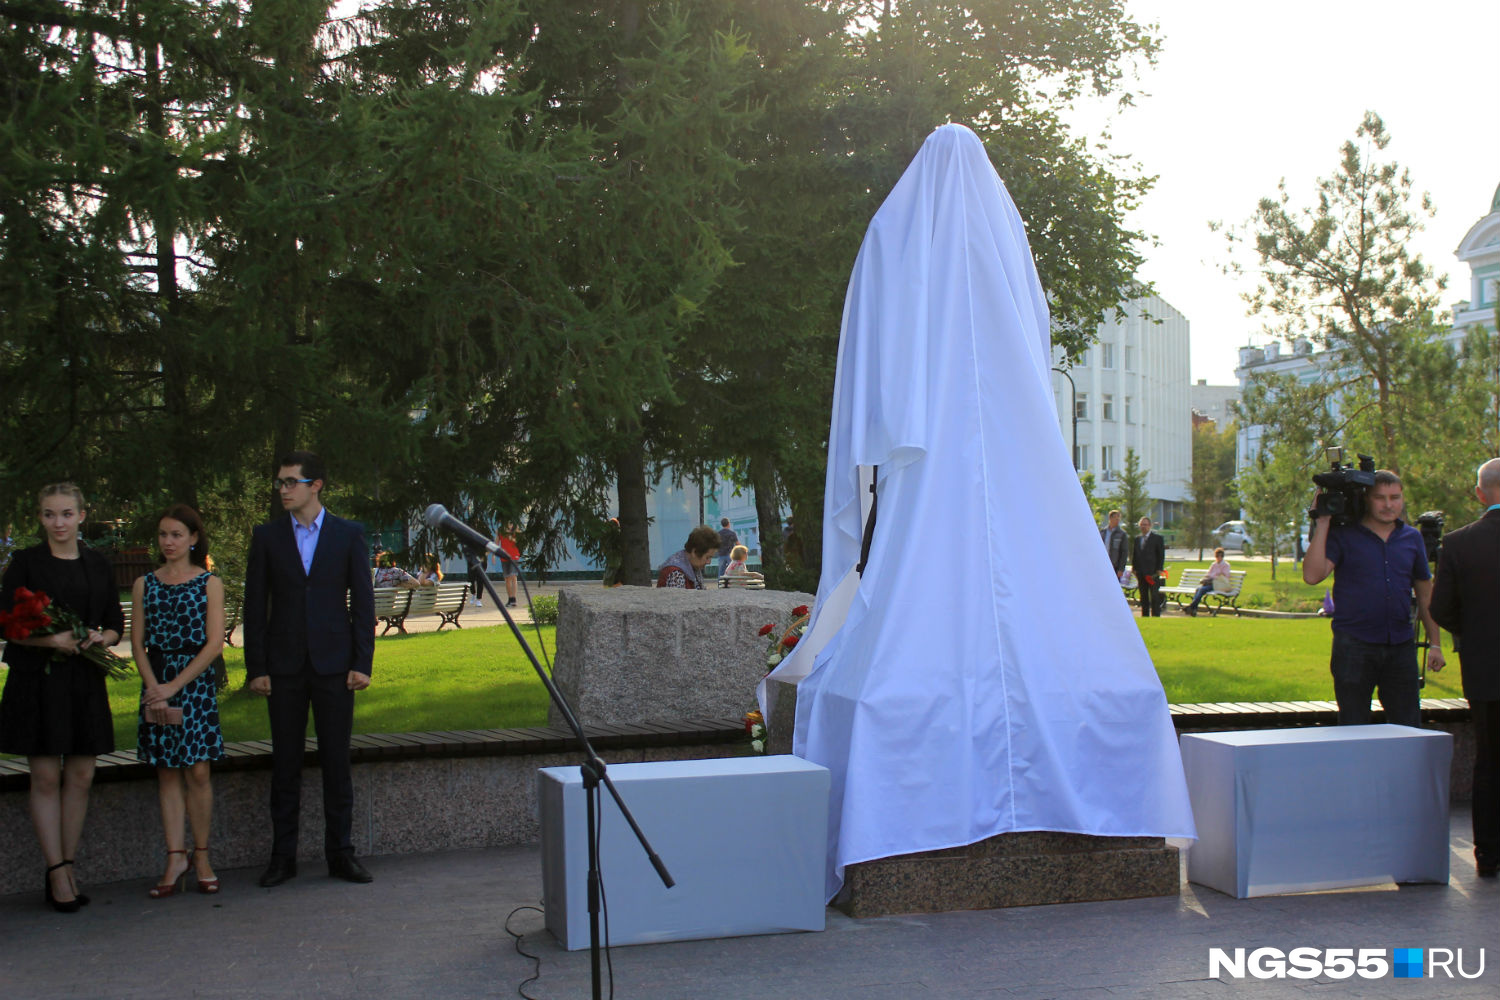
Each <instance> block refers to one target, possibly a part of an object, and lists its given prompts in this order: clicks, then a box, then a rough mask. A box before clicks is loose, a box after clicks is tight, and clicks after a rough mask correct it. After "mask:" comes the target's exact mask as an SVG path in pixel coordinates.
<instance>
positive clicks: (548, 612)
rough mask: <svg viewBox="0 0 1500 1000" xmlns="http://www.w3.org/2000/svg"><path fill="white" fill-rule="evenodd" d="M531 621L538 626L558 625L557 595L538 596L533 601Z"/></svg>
mask: <svg viewBox="0 0 1500 1000" xmlns="http://www.w3.org/2000/svg"><path fill="white" fill-rule="evenodd" d="M531 620H532V621H534V622H536V623H537V624H538V625H556V624H557V595H556V594H537V595H536V596H535V597H533V598H532V599H531Z"/></svg>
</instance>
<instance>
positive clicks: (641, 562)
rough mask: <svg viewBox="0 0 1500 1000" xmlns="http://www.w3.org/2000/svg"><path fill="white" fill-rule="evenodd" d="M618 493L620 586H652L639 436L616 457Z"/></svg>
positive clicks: (631, 438) (644, 484)
mask: <svg viewBox="0 0 1500 1000" xmlns="http://www.w3.org/2000/svg"><path fill="white" fill-rule="evenodd" d="M614 469H615V492H616V493H617V494H618V495H619V500H620V582H621V583H623V584H625V585H626V586H628V587H649V586H651V540H650V537H649V536H648V535H647V533H646V527H647V525H646V461H645V455H644V453H643V452H642V450H641V443H640V438H639V436H638V435H633V436H631V437H630V438H629V439H628V440H627V442H626V443H625V445H624V446H623V447H621V449H620V450H619V451H618V452H616V454H615V461H614Z"/></svg>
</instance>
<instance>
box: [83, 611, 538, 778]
mask: <svg viewBox="0 0 1500 1000" xmlns="http://www.w3.org/2000/svg"><path fill="white" fill-rule="evenodd" d="M541 632H542V636H543V639H544V641H545V643H546V647H547V650H548V653H549V654H550V653H551V652H552V650H553V647H554V642H553V639H554V635H555V633H556V629H555V628H552V627H547V626H544V627H543V628H542V630H541ZM524 633H525V635H526V642H527V644H528V645H529V646H531V648H532V649H533V650H534V651H536V653H537V656H538V658H540V657H541V651H540V649H539V647H538V642H537V635H536V632H535V631H533V630H532V629H530V628H527V629H525V630H524ZM224 662H225V663H226V664H227V666H228V667H229V692H228V693H226V694H225V695H224V696H223V697H222V698H220V700H219V719H220V723H221V724H222V725H223V727H224V738H225V739H226V740H231V741H237V740H264V739H269V738H270V730H269V728H268V726H267V723H266V705H265V699H264V698H261V697H260V696H259V695H254V694H251V693H249V692H248V691H245V690H243V689H242V687H243V685H244V682H245V660H244V654H242V653H241V652H240V650H238V649H232V648H231V649H226V650H225V651H224ZM372 678H373V683H372V684H371V685H370V688H369V690H367V691H362V692H360V693H359V694H358V695H356V696H355V703H354V704H355V708H354V731H355V732H356V733H411V732H425V731H428V730H434V729H514V728H518V727H523V726H541V725H546V724H547V691H546V689H545V688H543V687H542V682H541V681H539V680H538V679H537V676H536V672H535V671H534V670H532V669H531V663H530V661H528V660H527V659H526V656H525V654H524V653H522V652H521V650H520V647H518V646H517V645H516V640H515V637H514V636H512V635H511V634H510V631H509V630H508V629H504V628H467V629H462V630H459V631H443V632H425V633H417V634H415V635H404V636H390V637H387V638H384V639H380V640H378V641H377V642H376V643H375V665H374V674H373V675H372ZM273 683H274V681H273ZM109 703H110V708H111V710H112V711H113V712H114V717H115V743H116V745H117V746H119V747H121V748H122V749H124V748H128V747H133V746H135V731H136V708H137V706H138V705H139V703H140V682H139V681H138V680H125V681H111V682H110V685H109ZM311 728H312V724H311V721H309V723H308V729H309V730H311Z"/></svg>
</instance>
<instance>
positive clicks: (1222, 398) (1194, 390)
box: [1188, 378, 1240, 431]
mask: <svg viewBox="0 0 1500 1000" xmlns="http://www.w3.org/2000/svg"><path fill="white" fill-rule="evenodd" d="M1188 401H1189V403H1190V404H1191V406H1192V408H1193V412H1194V413H1196V414H1197V415H1198V416H1200V417H1204V418H1207V419H1208V420H1210V421H1212V422H1213V425H1214V426H1215V427H1217V428H1218V429H1219V430H1221V431H1222V430H1223V429H1224V428H1226V427H1228V426H1229V425H1230V424H1232V423H1234V409H1233V407H1234V404H1235V403H1238V402H1239V401H1240V387H1239V386H1237V385H1209V384H1208V379H1203V378H1200V379H1199V380H1198V381H1197V382H1195V383H1193V384H1192V385H1191V386H1190V387H1189V388H1188Z"/></svg>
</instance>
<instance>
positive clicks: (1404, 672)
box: [1328, 629, 1422, 728]
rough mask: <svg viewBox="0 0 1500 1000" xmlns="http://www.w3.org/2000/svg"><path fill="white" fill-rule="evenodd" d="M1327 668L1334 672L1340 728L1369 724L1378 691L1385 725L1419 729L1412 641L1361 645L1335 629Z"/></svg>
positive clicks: (1415, 658)
mask: <svg viewBox="0 0 1500 1000" xmlns="http://www.w3.org/2000/svg"><path fill="white" fill-rule="evenodd" d="M1328 667H1329V670H1330V671H1332V673H1333V696H1334V697H1335V698H1336V699H1338V703H1339V725H1341V726H1367V725H1369V724H1370V720H1371V713H1370V696H1371V695H1373V694H1374V693H1375V689H1376V688H1379V689H1380V705H1381V707H1382V708H1384V709H1385V721H1386V722H1392V723H1395V724H1396V725H1398V726H1416V727H1418V728H1420V727H1421V725H1422V706H1421V689H1420V688H1418V687H1417V643H1416V640H1415V639H1408V640H1407V641H1406V642H1400V643H1396V644H1394V645H1387V644H1385V643H1375V642H1361V641H1360V640H1358V639H1355V638H1354V637H1352V636H1348V635H1345V634H1344V633H1342V632H1340V631H1338V630H1336V629H1335V630H1334V633H1333V652H1332V654H1330V656H1329V659H1328Z"/></svg>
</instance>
